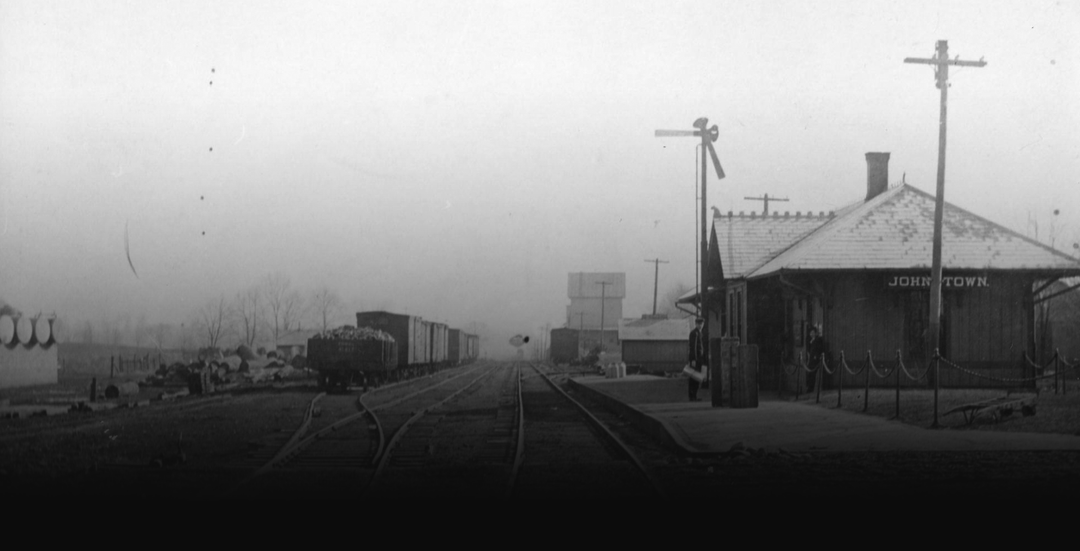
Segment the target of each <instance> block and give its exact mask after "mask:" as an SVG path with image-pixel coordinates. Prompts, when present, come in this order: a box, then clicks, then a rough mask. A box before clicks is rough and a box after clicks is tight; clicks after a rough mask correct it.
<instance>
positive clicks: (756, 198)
mask: <svg viewBox="0 0 1080 551" xmlns="http://www.w3.org/2000/svg"><path fill="white" fill-rule="evenodd" d="M743 199H745V200H747V201H765V214H769V201H790V199H788V198H787V197H784V198H780V197H769V194H768V193H766V194H765V196H764V197H743ZM714 208H715V207H714Z"/></svg>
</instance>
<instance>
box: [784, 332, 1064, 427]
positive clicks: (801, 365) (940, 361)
mask: <svg viewBox="0 0 1080 551" xmlns="http://www.w3.org/2000/svg"><path fill="white" fill-rule="evenodd" d="M795 360H796V362H795V363H790V362H788V361H786V360H785V361H784V362H783V369H784V372H785V373H786V374H787V375H789V376H791V375H796V374H797V373H798V372H799V370H800V369H801V370H802V371H804V372H805V373H807V374H808V375H812V374H816V373H819V372H823V373H824V374H827V375H833V374H836V373H838V372H839V374H840V376H839V377H836V380H837V393H836V407H837V408H840V407H843V397H844V373H843V372H847V373H848V374H850V375H851V376H853V377H857V376H859V375H860V374H862V373H864V372H865V374H866V375H865V377H864V378H863V409H862V411H863V412H866V411H867V410H868V409H869V406H870V402H869V400H870V375H871V374H873V375H874V376H875V377H877V378H878V379H882V380H884V379H888V378H890V377H892V378H893V381H894V385H893V386H894V388H895V391H896V398H895V404H896V405H895V414H894V416H893V419H897V420H899V419H900V382H901V379H900V375H901V374H903V375H904V377H905V378H906V379H907V380H909V381H912V382H915V383H920V382H924V381H927V379H928V377H929V375H930V373H931V372H933V373H934V378H933V385H934V424H933V426H934V427H937V426H938V393H939V389H940V382H941V367H942V366H943V365H944V366H945V367H946V368H951V369H955V370H956V371H957V372H959V373H963V374H965V375H968V376H971V377H975V378H979V379H983V380H990V381H995V382H1000V383H1007V384H1011V383H1037V382H1038V381H1041V380H1046V379H1051V378H1053V379H1054V394H1057V393H1058V389H1059V388H1060V389H1061V394H1062V395H1065V394H1066V393H1067V392H1068V384H1067V382H1068V381H1070V380H1078V381H1080V362H1076V363H1069V362H1068V361H1066V359H1065V358H1064V357H1063V356H1062V355H1061V351H1060V350H1055V351H1054V356H1053V357H1051V358H1050V359H1049V360H1047V362H1046V363H1044V364H1041V365H1040V364H1038V363H1036V362H1034V361H1033V360H1032V359H1031V358H1030V357H1029V356H1028V354H1027V352H1025V353H1024V367H1025V368H1030V369H1031V370H1032V373H1033V375H1032V376H1030V377H1001V376H996V375H990V374H987V373H980V372H979V371H977V370H973V369H969V368H966V367H964V366H962V365H960V364H957V363H956V362H953V361H951V360H949V359H947V358H945V357H944V356H942V355H941V354H940V352H939V351H938V350H937V349H935V350H934V355H933V358H931V359H930V360H929V361H928V362H926V365H925V366H922V368H921V371H922V372H921V373H919V370H920V368H919V366H918V365H915V366H913V368H912V370H909V369H908V367H907V365H905V364H904V359H903V354H902V353H901V351H900V350H899V349H898V350H897V351H896V365H893V366H892V367H891V368H882V369H878V367H877V365H876V364H875V363H874V357H873V354H871V352H870V351H869V350H867V351H866V361H865V362H864V363H863V365H862V367H860V368H859V369H858V370H854V369H852V368H851V366H850V365H848V363H847V357H846V355H845V353H844V351H843V350H841V351H840V360H839V362H838V363H837V364H836V365H835V366H834V367H831V368H830V367H829V364H828V361H827V360H826V358H825V355H824V354H823V355H822V356H820V357H819V358H818V359H817V361H815V362H810V363H808V362H807V356H806V353H805V352H799V354H798V356H797V358H796V359H795ZM1050 367H1053V370H1051V371H1049V372H1048V371H1047V370H1048V369H1049V368H1050ZM841 369H843V372H841ZM913 371H914V372H913ZM820 377H821V375H818V380H817V381H815V384H814V386H815V391H816V397H815V403H821V388H822V386H823V384H822V383H823V381H822V380H820ZM807 390H809V389H807ZM1035 391H1036V393H1038V387H1037V386H1036V388H1035ZM801 393H802V377H796V378H795V399H796V400H798V399H799V397H800V395H801Z"/></svg>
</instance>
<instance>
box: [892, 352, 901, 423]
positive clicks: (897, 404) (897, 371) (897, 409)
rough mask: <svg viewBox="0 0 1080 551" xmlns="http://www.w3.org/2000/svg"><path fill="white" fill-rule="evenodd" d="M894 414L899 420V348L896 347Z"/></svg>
mask: <svg viewBox="0 0 1080 551" xmlns="http://www.w3.org/2000/svg"><path fill="white" fill-rule="evenodd" d="M893 370H894V371H896V416H895V417H893V419H896V420H897V421H899V420H900V349H899V348H897V349H896V367H894V368H893Z"/></svg>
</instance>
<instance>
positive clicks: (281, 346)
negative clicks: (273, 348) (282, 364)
mask: <svg viewBox="0 0 1080 551" xmlns="http://www.w3.org/2000/svg"><path fill="white" fill-rule="evenodd" d="M318 333H319V332H318V331H316V330H310V331H293V332H292V333H286V334H285V335H282V336H280V337H278V340H277V351H278V354H280V355H281V356H282V357H283V359H285V360H289V359H291V358H292V357H293V356H307V343H308V339H310V338H311V337H313V336H314V335H317V334H318Z"/></svg>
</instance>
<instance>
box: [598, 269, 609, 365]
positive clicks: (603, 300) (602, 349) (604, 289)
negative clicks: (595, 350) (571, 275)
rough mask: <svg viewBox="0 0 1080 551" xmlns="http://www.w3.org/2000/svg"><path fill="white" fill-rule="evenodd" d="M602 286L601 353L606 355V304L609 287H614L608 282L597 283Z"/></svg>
mask: <svg viewBox="0 0 1080 551" xmlns="http://www.w3.org/2000/svg"><path fill="white" fill-rule="evenodd" d="M597 285H600V353H601V354H603V353H604V303H605V302H606V299H607V286H608V285H612V283H609V282H607V281H601V282H599V283H597Z"/></svg>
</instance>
